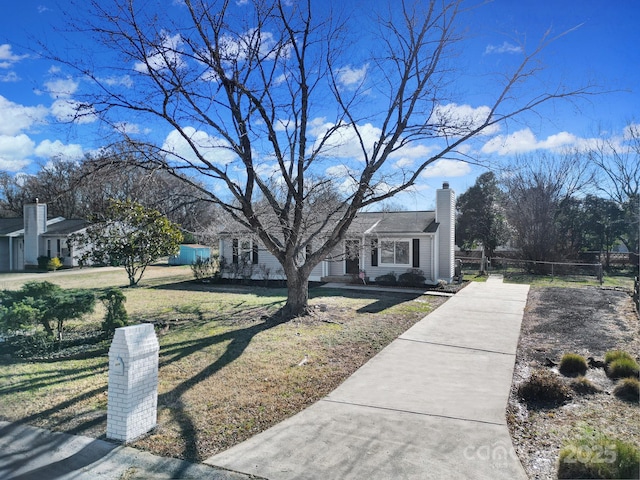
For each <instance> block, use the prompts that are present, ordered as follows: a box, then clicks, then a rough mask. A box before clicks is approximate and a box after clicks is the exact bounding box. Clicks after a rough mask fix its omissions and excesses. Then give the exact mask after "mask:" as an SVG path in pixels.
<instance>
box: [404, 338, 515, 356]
mask: <svg viewBox="0 0 640 480" xmlns="http://www.w3.org/2000/svg"><path fill="white" fill-rule="evenodd" d="M396 340H404V341H405V342H415V343H423V344H425V345H437V346H440V347H451V348H460V349H462V350H473V351H476V352H484V353H496V354H498V355H509V356H512V357H515V355H516V354H515V353H511V352H498V351H497V350H485V349H483V348H474V347H465V346H463V345H452V344H450V343H438V342H428V341H426V340H417V339H415V338H405V337H402V336H400V337H398V338H397V339H396Z"/></svg>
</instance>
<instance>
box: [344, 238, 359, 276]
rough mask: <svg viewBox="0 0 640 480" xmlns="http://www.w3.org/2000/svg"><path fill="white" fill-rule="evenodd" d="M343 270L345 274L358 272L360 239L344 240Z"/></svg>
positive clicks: (356, 273)
mask: <svg viewBox="0 0 640 480" xmlns="http://www.w3.org/2000/svg"><path fill="white" fill-rule="evenodd" d="M344 255H345V272H346V273H347V275H358V274H359V273H360V240H345V242H344Z"/></svg>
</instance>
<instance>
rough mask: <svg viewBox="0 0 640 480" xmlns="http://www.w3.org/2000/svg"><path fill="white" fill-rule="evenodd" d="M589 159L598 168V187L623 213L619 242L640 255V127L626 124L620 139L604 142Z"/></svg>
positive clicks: (610, 139) (615, 138) (613, 138)
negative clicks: (624, 221)
mask: <svg viewBox="0 0 640 480" xmlns="http://www.w3.org/2000/svg"><path fill="white" fill-rule="evenodd" d="M589 159H590V160H591V162H592V163H593V164H594V165H595V166H596V167H597V172H598V178H597V183H596V185H597V187H598V188H599V189H600V190H601V191H602V192H604V193H605V194H606V195H608V196H609V197H610V198H611V199H612V200H613V201H614V202H616V203H617V204H618V206H619V207H620V208H622V209H623V210H624V212H625V217H626V223H627V227H628V228H627V229H626V231H625V232H624V234H623V235H622V241H623V242H624V244H625V245H626V247H627V248H628V249H629V251H630V252H633V251H635V252H637V253H640V243H639V240H638V235H639V233H638V232H639V228H640V227H639V225H638V222H640V125H639V124H634V123H629V125H627V127H626V128H625V129H624V133H623V135H622V137H609V138H606V139H603V140H602V141H600V142H599V143H598V144H597V145H596V146H595V147H594V148H593V149H592V150H591V151H590V152H589Z"/></svg>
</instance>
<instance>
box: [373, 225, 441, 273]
mask: <svg viewBox="0 0 640 480" xmlns="http://www.w3.org/2000/svg"><path fill="white" fill-rule="evenodd" d="M394 238H398V237H397V236H396V237H394ZM414 238H418V239H420V266H419V267H416V268H418V269H420V270H422V271H423V273H424V276H425V277H426V283H431V284H433V283H436V282H437V280H435V279H434V278H433V241H434V240H433V236H432V235H424V236H418V235H415V236H412V237H410V238H407V239H408V240H409V242H410V245H411V249H412V251H411V264H413V242H412V240H413V239H414ZM380 240H383V238H380ZM365 243H366V245H365V253H364V261H365V268H364V270H365V272H366V275H367V276H368V277H369V279H370V280H372V281H373V280H374V279H375V278H376V277H378V276H380V275H385V274H387V273H391V272H393V273H395V274H396V275H400V274H402V273H405V272H406V271H407V270H411V269H413V267H411V266H404V265H399V266H396V265H381V264H380V256H379V254H378V266H376V267H373V266H371V241H370V239H367V241H366V242H365Z"/></svg>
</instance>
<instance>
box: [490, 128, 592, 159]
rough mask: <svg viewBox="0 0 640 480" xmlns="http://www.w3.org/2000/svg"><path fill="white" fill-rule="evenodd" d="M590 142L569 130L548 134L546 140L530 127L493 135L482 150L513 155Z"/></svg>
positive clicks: (580, 145)
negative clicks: (507, 133) (537, 136)
mask: <svg viewBox="0 0 640 480" xmlns="http://www.w3.org/2000/svg"><path fill="white" fill-rule="evenodd" d="M589 143H590V140H588V139H581V138H579V137H576V136H575V135H573V134H572V133H568V132H559V133H556V134H554V135H550V136H548V137H547V138H546V139H545V140H538V139H537V138H536V136H535V134H534V133H533V132H532V131H531V130H530V129H529V128H525V129H523V130H518V131H517V132H513V133H512V134H510V135H498V136H496V137H493V138H492V139H491V140H489V141H488V142H487V143H485V144H484V145H483V146H482V152H483V153H497V154H498V155H513V154H517V153H527V152H532V151H534V150H561V149H563V148H568V147H582V146H585V145H587V144H589Z"/></svg>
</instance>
